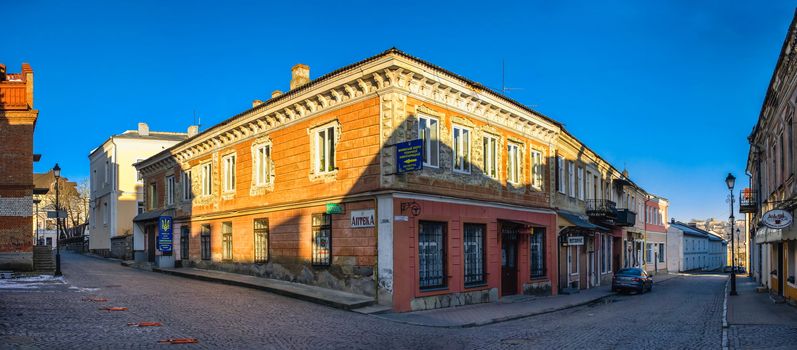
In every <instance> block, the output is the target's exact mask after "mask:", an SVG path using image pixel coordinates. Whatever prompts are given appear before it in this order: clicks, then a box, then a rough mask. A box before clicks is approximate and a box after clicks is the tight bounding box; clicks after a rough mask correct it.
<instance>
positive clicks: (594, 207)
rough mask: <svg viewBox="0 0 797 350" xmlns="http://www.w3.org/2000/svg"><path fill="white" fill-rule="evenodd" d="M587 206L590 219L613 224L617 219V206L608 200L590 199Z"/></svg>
mask: <svg viewBox="0 0 797 350" xmlns="http://www.w3.org/2000/svg"><path fill="white" fill-rule="evenodd" d="M586 205H587V208H586V209H587V215H589V217H590V218H593V219H596V220H598V221H603V222H608V223H611V221H612V220H614V219H615V218H616V217H617V204H616V203H614V202H612V201H610V200H608V199H589V200H587V202H586Z"/></svg>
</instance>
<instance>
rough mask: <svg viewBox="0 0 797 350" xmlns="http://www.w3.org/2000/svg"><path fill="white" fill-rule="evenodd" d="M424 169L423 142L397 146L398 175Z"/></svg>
mask: <svg viewBox="0 0 797 350" xmlns="http://www.w3.org/2000/svg"><path fill="white" fill-rule="evenodd" d="M422 169H423V140H422V139H416V140H410V141H406V142H399V143H397V144H396V173H397V174H402V173H406V172H410V171H417V170H422Z"/></svg>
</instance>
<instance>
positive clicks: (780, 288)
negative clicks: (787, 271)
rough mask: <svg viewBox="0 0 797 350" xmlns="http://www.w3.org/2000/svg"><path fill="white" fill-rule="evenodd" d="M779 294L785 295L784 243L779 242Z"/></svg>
mask: <svg viewBox="0 0 797 350" xmlns="http://www.w3.org/2000/svg"><path fill="white" fill-rule="evenodd" d="M778 295H780V296H783V243H778Z"/></svg>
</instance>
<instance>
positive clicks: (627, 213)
mask: <svg viewBox="0 0 797 350" xmlns="http://www.w3.org/2000/svg"><path fill="white" fill-rule="evenodd" d="M635 224H636V212H633V211H631V210H629V209H618V210H617V220H615V225H617V226H634V225H635Z"/></svg>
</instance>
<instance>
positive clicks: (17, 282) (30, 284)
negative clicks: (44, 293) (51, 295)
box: [0, 275, 66, 289]
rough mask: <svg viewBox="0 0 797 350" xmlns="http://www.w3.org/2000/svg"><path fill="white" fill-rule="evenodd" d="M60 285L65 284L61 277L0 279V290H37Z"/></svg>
mask: <svg viewBox="0 0 797 350" xmlns="http://www.w3.org/2000/svg"><path fill="white" fill-rule="evenodd" d="M61 284H66V281H64V277H63V276H58V277H54V276H51V275H39V276H26V277H19V278H10V279H0V289H39V288H43V287H49V286H56V285H61Z"/></svg>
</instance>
